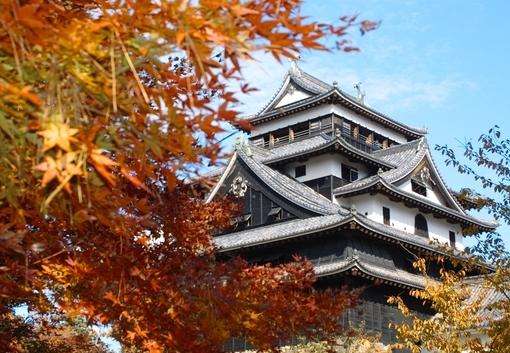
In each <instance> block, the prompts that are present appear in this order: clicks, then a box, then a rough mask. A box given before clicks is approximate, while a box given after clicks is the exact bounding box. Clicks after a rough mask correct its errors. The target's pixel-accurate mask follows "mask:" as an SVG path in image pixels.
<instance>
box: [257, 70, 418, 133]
mask: <svg viewBox="0 0 510 353" xmlns="http://www.w3.org/2000/svg"><path fill="white" fill-rule="evenodd" d="M290 82H295V83H296V84H297V85H298V86H300V87H301V88H303V89H304V90H306V91H308V92H310V93H312V94H314V96H312V97H309V98H305V99H302V100H300V101H297V102H293V103H290V104H287V105H284V106H282V107H278V109H272V107H273V106H274V105H275V103H276V102H277V100H278V98H279V97H280V96H281V95H282V94H283V93H284V90H285V89H286V86H287V85H288V84H289V83H290ZM331 95H337V96H338V98H340V100H341V101H342V102H345V103H347V104H348V105H349V106H351V107H352V108H353V109H356V110H357V111H360V112H362V113H365V114H367V115H369V116H371V117H373V118H375V119H376V120H378V121H380V122H382V123H385V124H389V125H391V126H396V127H398V128H400V129H402V130H404V131H406V132H408V133H410V134H412V135H414V136H423V135H425V134H426V133H427V130H426V129H420V128H415V127H411V126H408V125H406V124H403V123H401V122H399V121H396V120H394V119H392V118H390V117H389V116H387V115H385V114H382V113H380V112H378V111H376V110H374V109H372V108H370V107H368V106H366V105H364V104H362V103H361V102H359V101H358V99H356V98H355V97H353V96H351V95H350V94H347V93H346V92H344V91H342V90H340V89H339V88H338V87H336V86H332V85H329V84H327V83H325V82H324V81H322V80H319V79H318V78H316V77H314V76H312V75H310V74H308V73H306V72H304V71H302V70H301V69H300V68H299V67H297V65H295V64H294V65H292V67H291V69H290V70H289V72H288V73H287V74H286V76H285V78H284V81H283V84H282V85H281V87H280V88H279V89H278V91H277V92H276V94H275V95H274V96H273V97H272V98H271V100H270V101H269V102H268V103H267V104H266V105H265V106H264V107H263V108H262V110H261V111H259V112H258V113H257V114H255V115H253V116H251V117H248V120H250V121H252V122H255V121H257V120H259V119H260V118H262V117H266V116H269V115H272V113H274V112H275V111H278V112H283V111H288V110H291V109H293V108H295V107H299V106H301V105H303V104H308V103H311V102H315V101H318V100H322V99H324V98H328V97H330V96H331Z"/></svg>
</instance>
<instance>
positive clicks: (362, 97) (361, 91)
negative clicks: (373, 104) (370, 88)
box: [353, 82, 366, 104]
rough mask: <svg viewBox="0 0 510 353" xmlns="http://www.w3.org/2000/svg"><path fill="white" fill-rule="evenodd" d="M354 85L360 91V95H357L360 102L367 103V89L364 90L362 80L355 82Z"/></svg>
mask: <svg viewBox="0 0 510 353" xmlns="http://www.w3.org/2000/svg"><path fill="white" fill-rule="evenodd" d="M353 86H354V88H355V89H356V92H357V93H358V97H357V98H358V102H360V103H361V104H365V96H366V93H365V91H363V90H362V89H361V82H358V83H355V84H354V85H353Z"/></svg>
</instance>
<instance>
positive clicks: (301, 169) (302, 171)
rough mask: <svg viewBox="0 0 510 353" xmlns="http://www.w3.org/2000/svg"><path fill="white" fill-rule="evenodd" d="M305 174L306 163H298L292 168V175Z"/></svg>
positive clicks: (297, 176)
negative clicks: (298, 164)
mask: <svg viewBox="0 0 510 353" xmlns="http://www.w3.org/2000/svg"><path fill="white" fill-rule="evenodd" d="M305 175H306V165H300V166H297V167H296V168H294V176H295V177H296V178H299V177H302V176H305Z"/></svg>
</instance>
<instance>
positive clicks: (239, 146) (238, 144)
mask: <svg viewBox="0 0 510 353" xmlns="http://www.w3.org/2000/svg"><path fill="white" fill-rule="evenodd" d="M234 150H236V151H244V152H245V153H246V155H247V156H248V157H251V156H252V155H253V152H252V150H251V147H250V144H249V142H248V140H246V138H245V137H244V136H242V135H241V136H238V137H237V138H236V141H235V142H234Z"/></svg>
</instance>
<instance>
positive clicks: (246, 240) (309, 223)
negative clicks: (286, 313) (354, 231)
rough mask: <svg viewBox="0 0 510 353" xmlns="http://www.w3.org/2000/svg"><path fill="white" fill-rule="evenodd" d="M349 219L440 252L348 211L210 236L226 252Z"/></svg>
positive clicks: (425, 241)
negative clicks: (346, 212)
mask: <svg viewBox="0 0 510 353" xmlns="http://www.w3.org/2000/svg"><path fill="white" fill-rule="evenodd" d="M351 221H352V222H355V224H357V225H358V226H359V227H360V228H363V229H366V230H369V231H373V232H374V233H377V234H380V235H381V236H383V237H386V238H389V239H392V240H394V241H398V242H403V243H406V244H409V245H412V246H415V247H419V248H423V249H427V250H429V251H433V252H436V253H442V250H441V248H440V247H439V246H438V245H437V244H434V243H432V242H431V241H430V240H429V239H428V238H425V237H421V236H419V235H416V234H412V233H407V232H404V231H402V230H399V229H396V228H394V227H390V226H387V225H385V224H382V223H379V222H376V221H373V220H371V219H369V218H367V217H365V216H363V215H360V214H357V213H356V212H352V211H351V213H348V214H347V215H345V214H343V215H341V214H337V215H326V216H317V217H311V218H305V219H295V220H290V221H286V222H282V223H276V224H272V225H267V226H263V227H258V228H253V229H247V230H243V231H239V232H234V233H229V234H225V235H220V236H217V237H215V238H214V244H215V245H216V247H217V248H218V250H219V251H221V252H228V251H233V250H237V249H241V248H249V247H252V246H258V245H262V244H268V243H272V242H277V241H281V240H285V239H290V238H297V237H300V236H303V235H308V234H313V233H319V232H321V231H325V230H328V229H333V228H336V227H339V226H341V225H344V224H347V223H349V222H351Z"/></svg>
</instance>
